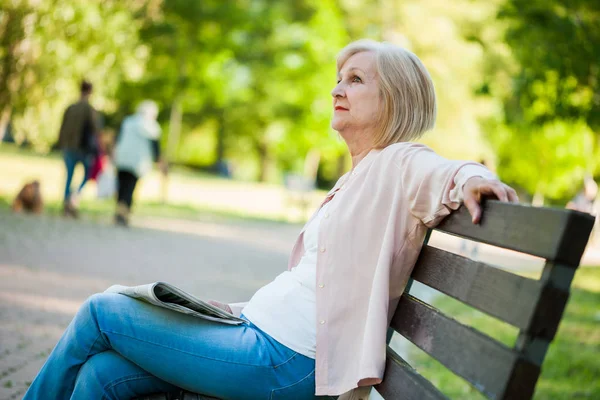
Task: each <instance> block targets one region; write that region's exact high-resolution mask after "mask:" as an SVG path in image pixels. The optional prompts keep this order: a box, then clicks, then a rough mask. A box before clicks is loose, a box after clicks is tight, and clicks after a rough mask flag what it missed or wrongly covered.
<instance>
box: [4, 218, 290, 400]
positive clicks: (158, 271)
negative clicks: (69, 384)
mask: <svg viewBox="0 0 600 400" xmlns="http://www.w3.org/2000/svg"><path fill="white" fill-rule="evenodd" d="M144 224H146V225H147V226H148V228H140V227H134V228H132V229H119V228H116V227H113V226H109V225H99V224H95V223H92V222H86V221H72V220H65V219H62V218H56V217H32V216H23V215H12V214H10V213H8V212H6V211H2V210H0V322H1V323H0V399H2V400H3V399H19V398H21V397H22V395H23V393H24V391H25V390H26V387H27V385H28V383H29V382H31V380H32V379H33V377H34V376H35V373H36V372H37V371H38V370H39V368H40V367H41V365H42V364H43V362H44V360H45V358H46V356H47V355H48V353H49V352H50V350H51V349H52V348H53V346H54V344H55V343H56V341H57V340H58V338H59V337H60V335H61V333H62V331H63V330H64V329H65V327H66V326H67V325H68V323H69V321H70V320H71V318H72V317H73V315H74V314H75V312H76V310H77V309H78V307H79V305H80V304H81V303H82V302H83V301H84V300H85V298H86V297H88V296H89V295H91V294H93V293H96V292H99V291H103V290H104V289H106V288H107V287H109V286H110V285H112V284H114V283H120V284H124V285H135V284H142V283H149V282H153V281H156V280H164V281H167V282H170V283H173V284H175V285H177V286H179V287H181V288H183V289H185V290H188V291H190V292H192V293H194V294H197V295H198V296H200V297H203V298H211V299H219V300H224V301H244V300H248V299H249V298H250V296H251V295H252V294H253V293H254V291H256V289H258V288H259V287H260V286H262V285H264V284H265V283H267V282H269V281H270V280H271V279H273V278H274V277H275V276H276V275H277V274H278V273H279V272H281V271H282V270H284V269H285V268H286V266H287V256H288V253H289V251H290V250H291V247H292V245H293V243H294V239H295V236H296V234H297V233H298V231H299V230H300V228H301V227H300V226H298V225H288V224H278V223H268V222H265V223H262V222H252V223H250V222H245V221H242V222H238V223H228V222H222V223H203V222H193V223H192V222H185V221H179V222H178V221H172V220H160V219H148V220H144ZM190 227H194V229H191V228H190Z"/></svg>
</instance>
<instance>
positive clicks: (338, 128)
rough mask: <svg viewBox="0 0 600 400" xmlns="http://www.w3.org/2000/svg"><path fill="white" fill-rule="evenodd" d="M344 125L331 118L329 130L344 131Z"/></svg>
mask: <svg viewBox="0 0 600 400" xmlns="http://www.w3.org/2000/svg"><path fill="white" fill-rule="evenodd" d="M344 125H345V124H344V122H342V121H339V120H337V119H336V118H333V119H332V120H331V129H333V130H334V131H337V132H340V131H341V130H343V129H344Z"/></svg>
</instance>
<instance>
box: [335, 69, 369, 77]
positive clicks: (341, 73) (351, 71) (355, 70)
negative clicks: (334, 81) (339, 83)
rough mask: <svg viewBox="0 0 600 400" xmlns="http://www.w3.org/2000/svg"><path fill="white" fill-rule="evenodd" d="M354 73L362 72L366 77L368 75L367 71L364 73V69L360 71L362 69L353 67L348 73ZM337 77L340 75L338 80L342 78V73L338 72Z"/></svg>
mask: <svg viewBox="0 0 600 400" xmlns="http://www.w3.org/2000/svg"><path fill="white" fill-rule="evenodd" d="M353 71H360V72H362V73H363V74H364V75H365V76H366V75H367V73H366V72H365V71H363V70H362V69H360V68H358V67H352V68H350V69H349V70H347V71H346V73H350V72H353ZM337 75H338V78H340V77H341V76H342V71H340V72H338V74H337Z"/></svg>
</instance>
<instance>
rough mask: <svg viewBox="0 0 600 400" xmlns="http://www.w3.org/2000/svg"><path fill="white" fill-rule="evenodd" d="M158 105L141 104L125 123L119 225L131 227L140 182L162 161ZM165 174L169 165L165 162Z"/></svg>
mask: <svg viewBox="0 0 600 400" xmlns="http://www.w3.org/2000/svg"><path fill="white" fill-rule="evenodd" d="M157 117H158V106H157V105H156V103H155V102H153V101H151V100H145V101H143V102H141V103H140V105H139V106H138V108H137V111H136V113H135V114H134V115H131V116H129V117H127V118H125V120H124V121H123V126H122V127H121V132H120V133H119V138H118V140H117V146H116V150H115V164H116V166H117V179H118V194H117V211H116V213H115V223H116V224H117V225H123V226H127V225H128V224H129V213H130V211H131V205H132V203H133V193H134V191H135V187H136V185H137V182H138V180H139V179H140V178H141V177H142V176H144V175H146V174H147V173H148V172H150V171H151V169H152V163H153V161H154V160H159V158H160V151H159V149H160V147H159V143H158V140H159V138H160V125H158V122H156V118H157ZM160 166H161V169H163V171H164V170H165V168H166V164H165V163H164V162H163V161H162V160H161V161H160Z"/></svg>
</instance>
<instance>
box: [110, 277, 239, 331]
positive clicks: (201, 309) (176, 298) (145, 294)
mask: <svg viewBox="0 0 600 400" xmlns="http://www.w3.org/2000/svg"><path fill="white" fill-rule="evenodd" d="M105 293H120V294H124V295H125V296H129V297H133V298H135V299H139V300H143V301H145V302H147V303H150V304H153V305H155V306H159V307H163V308H168V309H169V310H173V311H177V312H180V313H183V314H188V315H192V316H194V317H198V318H203V319H207V320H210V321H216V322H221V323H224V324H231V325H239V324H242V323H244V322H245V320H243V319H241V318H238V317H235V316H233V315H231V314H229V313H228V312H227V311H225V310H221V309H220V308H219V307H216V306H213V305H212V304H209V303H207V302H205V301H203V300H200V299H199V298H197V297H195V296H192V295H191V294H189V293H187V292H184V291H183V290H181V289H179V288H178V287H175V286H173V285H171V284H169V283H165V282H154V283H149V284H147V285H140V286H122V285H113V286H111V287H109V288H108V289H106V290H105Z"/></svg>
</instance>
